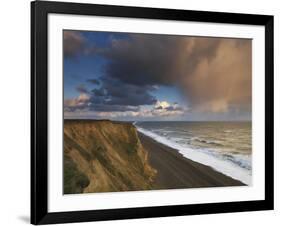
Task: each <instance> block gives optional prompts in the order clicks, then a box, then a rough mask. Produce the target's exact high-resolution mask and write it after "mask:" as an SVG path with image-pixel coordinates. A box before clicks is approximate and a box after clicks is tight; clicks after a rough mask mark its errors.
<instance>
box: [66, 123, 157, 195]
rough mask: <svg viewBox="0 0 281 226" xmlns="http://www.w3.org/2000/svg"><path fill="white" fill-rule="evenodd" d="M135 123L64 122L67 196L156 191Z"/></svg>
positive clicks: (152, 173)
mask: <svg viewBox="0 0 281 226" xmlns="http://www.w3.org/2000/svg"><path fill="white" fill-rule="evenodd" d="M147 158H148V157H147V152H146V151H145V150H144V148H143V146H142V144H141V142H140V140H139V138H138V134H137V130H136V128H135V127H134V125H132V124H131V123H124V122H112V121H109V120H65V121H64V193H65V194H73V193H82V192H84V193H87V192H113V191H134V190H147V189H152V181H153V178H154V177H155V175H156V171H155V170H154V169H153V168H152V167H151V166H150V165H149V163H148V159H147Z"/></svg>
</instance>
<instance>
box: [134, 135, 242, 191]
mask: <svg viewBox="0 0 281 226" xmlns="http://www.w3.org/2000/svg"><path fill="white" fill-rule="evenodd" d="M138 135H139V138H140V140H141V143H142V145H143V147H144V148H145V150H146V151H147V152H148V156H149V163H150V164H151V166H152V167H153V168H154V169H156V170H157V176H156V178H155V180H154V186H155V189H177V188H200V187H222V186H245V184H243V183H242V182H240V181H238V180H235V179H232V178H231V177H228V176H226V175H224V174H222V173H220V172H217V171H215V170H214V169H212V168H211V167H209V166H205V165H203V164H200V163H197V162H194V161H192V160H190V159H187V158H185V157H184V156H183V155H181V154H180V153H179V152H178V151H177V150H175V149H172V148H170V147H168V146H165V145H163V144H161V143H158V142H156V141H155V140H153V139H151V138H150V137H147V136H145V135H144V134H142V133H138Z"/></svg>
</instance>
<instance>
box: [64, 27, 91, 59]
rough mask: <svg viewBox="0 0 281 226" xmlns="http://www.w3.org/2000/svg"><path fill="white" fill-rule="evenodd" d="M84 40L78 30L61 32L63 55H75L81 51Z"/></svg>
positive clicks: (84, 43)
mask: <svg viewBox="0 0 281 226" xmlns="http://www.w3.org/2000/svg"><path fill="white" fill-rule="evenodd" d="M85 45H86V40H85V38H84V37H83V36H82V34H81V33H80V32H78V31H64V32H63V51H64V56H65V57H75V56H76V55H77V54H79V53H80V52H82V51H83V49H84V48H85Z"/></svg>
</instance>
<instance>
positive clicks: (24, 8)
mask: <svg viewBox="0 0 281 226" xmlns="http://www.w3.org/2000/svg"><path fill="white" fill-rule="evenodd" d="M77 1H78V0H77ZM79 2H89V3H99V4H118V5H131V6H145V7H158V8H175V9H191V10H205V11H226V12H238V13H254V14H271V15H274V16H275V116H276V117H275V191H276V192H275V210H274V211H262V212H246V213H229V214H216V215H203V216H186V217H169V218H152V219H137V220H122V221H108V222H96V223H95V224H96V225H99V226H113V225H114V226H118V225H120V226H121V225H122V226H129V225H130V226H132V225H151V224H153V225H154V226H160V225H161V226H165V225H179V226H181V225H196V226H201V225H207V224H210V223H211V225H213V224H214V225H216V226H221V225H223V226H225V225H227V226H232V225H235V226H237V225H280V223H279V224H278V222H281V214H280V213H281V199H280V198H281V197H280V194H281V193H280V192H279V191H280V190H281V182H280V180H279V177H280V176H279V172H281V166H280V162H279V161H278V159H280V157H281V154H280V148H281V139H280V138H279V136H281V127H280V125H281V101H280V100H279V97H280V95H281V80H280V77H279V76H278V74H280V66H279V64H278V63H280V62H281V55H280V54H281V49H280V41H279V40H281V31H280V27H281V26H280V25H281V5H280V1H278V0H262V1H261V0H255V1H245V0H229V1H225V0H211V1H208V0H205V1H204V0H189V1H187V0H173V1H169V0H149V1H144V0H118V1H117V0H107V1H106V0H82V1H81V0H80V1H79ZM0 4H1V13H0V25H1V27H0V28H1V33H0V62H1V64H0V71H1V73H0V144H1V145H0V153H1V155H0V225H13V226H16V225H24V224H28V223H29V208H30V204H29V202H30V195H29V194H30V191H29V189H30V186H29V184H30V177H29V175H30V167H29V166H30V160H29V159H30V136H29V133H30V129H29V126H30V110H29V108H30V103H29V100H30V2H29V0H13V1H8V0H6V1H2V2H1V3H0ZM90 224H93V223H83V224H81V225H90Z"/></svg>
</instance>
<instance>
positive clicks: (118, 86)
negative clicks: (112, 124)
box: [63, 30, 252, 121]
mask: <svg viewBox="0 0 281 226" xmlns="http://www.w3.org/2000/svg"><path fill="white" fill-rule="evenodd" d="M63 52H64V59H63V61H64V62H63V63H64V72H63V73H64V75H63V76H64V117H65V118H75V119H79V118H83V119H111V120H122V121H162V120H163V121H244V120H247V121H248V120H251V112H252V107H251V104H252V42H251V40H249V39H234V38H233V39H231V38H214V37H191V36H179V35H161V34H136V33H117V32H100V31H70V30H64V32H63Z"/></svg>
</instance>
